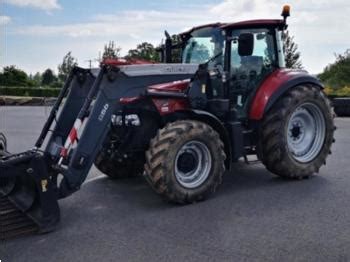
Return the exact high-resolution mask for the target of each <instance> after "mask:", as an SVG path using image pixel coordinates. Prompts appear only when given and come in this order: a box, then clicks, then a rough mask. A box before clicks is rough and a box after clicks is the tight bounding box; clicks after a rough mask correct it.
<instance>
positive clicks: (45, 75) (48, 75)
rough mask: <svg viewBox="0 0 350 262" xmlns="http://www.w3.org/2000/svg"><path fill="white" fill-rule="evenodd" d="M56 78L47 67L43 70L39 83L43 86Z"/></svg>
mask: <svg viewBox="0 0 350 262" xmlns="http://www.w3.org/2000/svg"><path fill="white" fill-rule="evenodd" d="M55 80H56V77H55V75H54V73H53V71H52V70H51V69H50V68H48V69H46V70H45V71H44V73H43V75H42V80H41V84H42V85H43V86H49V85H51V84H52V83H53V82H54V81H55Z"/></svg>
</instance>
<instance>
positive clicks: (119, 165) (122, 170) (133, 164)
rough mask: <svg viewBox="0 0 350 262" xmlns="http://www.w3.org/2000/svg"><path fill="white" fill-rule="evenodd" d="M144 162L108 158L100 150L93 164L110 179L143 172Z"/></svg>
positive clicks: (133, 175)
mask: <svg viewBox="0 0 350 262" xmlns="http://www.w3.org/2000/svg"><path fill="white" fill-rule="evenodd" d="M143 164H144V162H141V161H138V160H135V159H124V160H123V161H122V162H118V161H117V160H112V159H109V158H108V157H106V156H105V155H104V152H100V153H99V155H98V156H97V157H96V160H95V166H96V168H97V169H98V170H100V171H101V172H102V173H104V174H105V175H107V176H108V177H109V178H112V179H121V178H128V177H135V176H138V175H140V174H142V172H143Z"/></svg>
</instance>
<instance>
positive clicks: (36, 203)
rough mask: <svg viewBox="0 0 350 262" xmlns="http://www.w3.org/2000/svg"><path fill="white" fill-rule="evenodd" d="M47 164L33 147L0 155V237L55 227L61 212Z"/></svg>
mask: <svg viewBox="0 0 350 262" xmlns="http://www.w3.org/2000/svg"><path fill="white" fill-rule="evenodd" d="M3 151H4V150H3ZM2 154H3V155H4V153H3V152H2ZM46 165H47V161H46V159H45V156H44V155H42V153H40V152H38V151H36V150H32V151H27V152H24V153H21V154H15V155H8V154H7V153H6V156H3V157H2V158H1V160H0V226H1V227H0V239H6V238H10V237H14V236H17V235H23V234H27V233H31V232H39V233H45V232H49V231H52V230H53V229H55V227H56V225H57V223H58V222H59V217H60V215H59V208H58V203H57V196H56V192H55V190H54V183H53V182H54V181H52V180H53V179H54V177H53V176H50V174H49V172H48V170H47V167H46Z"/></svg>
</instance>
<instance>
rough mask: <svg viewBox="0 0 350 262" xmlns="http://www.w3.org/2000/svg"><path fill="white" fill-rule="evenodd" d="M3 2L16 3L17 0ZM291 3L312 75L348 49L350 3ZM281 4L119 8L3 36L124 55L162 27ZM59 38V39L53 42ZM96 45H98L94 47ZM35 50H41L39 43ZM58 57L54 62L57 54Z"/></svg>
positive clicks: (240, 15) (253, 13) (238, 1)
mask: <svg viewBox="0 0 350 262" xmlns="http://www.w3.org/2000/svg"><path fill="white" fill-rule="evenodd" d="M5 1H7V2H9V1H11V2H14V1H18V2H19V0H5ZM27 1H29V0H27ZM38 1H39V0H38ZM290 1H291V17H290V18H288V24H289V30H290V31H291V34H292V35H294V36H295V41H296V43H297V44H298V45H299V50H300V52H301V55H302V60H303V62H304V65H305V67H306V68H307V69H309V70H310V71H311V72H313V73H318V72H320V71H321V70H322V69H323V67H324V66H326V65H327V64H328V63H329V62H331V61H333V60H334V57H333V53H334V52H338V53H339V52H343V51H345V50H346V48H349V39H348V38H349V37H348V36H349V35H350V27H349V26H346V23H345V21H347V20H348V14H349V13H350V2H349V1H347V0H332V1H328V0H309V1H304V0H290ZM21 2H22V1H21ZM30 2H33V1H30ZM39 2H44V0H41V1H39ZM45 2H48V1H45ZM51 2H55V3H56V4H57V2H56V1H53V0H51ZM284 3H285V2H284V1H282V0H276V1H262V0H235V1H232V0H223V1H222V2H220V3H218V4H211V5H198V6H197V7H192V8H191V9H182V10H166V9H164V10H162V11H158V10H128V11H118V12H114V13H107V14H105V13H101V14H96V15H95V16H94V17H91V18H86V20H85V21H83V20H81V21H80V22H78V23H67V24H57V25H46V24H45V22H44V21H43V23H41V24H35V25H27V26H14V27H13V28H11V31H10V30H8V32H7V34H8V35H9V36H10V35H19V36H22V37H23V36H37V37H38V38H40V41H41V42H45V41H46V45H45V46H46V47H47V48H48V49H50V47H52V45H57V47H55V48H57V50H62V52H61V53H64V52H66V51H67V50H72V51H73V54H78V58H79V60H80V61H84V60H86V59H88V58H89V57H96V54H97V53H98V51H99V50H101V49H102V48H103V44H104V43H106V42H108V40H115V41H116V43H117V45H118V46H121V47H122V54H125V53H126V52H127V50H129V49H130V48H135V46H136V44H138V43H140V42H141V41H147V42H151V43H152V44H159V43H160V41H161V39H162V38H163V37H164V36H163V31H164V30H165V29H167V30H168V31H169V33H171V34H174V33H179V32H182V31H184V30H187V29H188V28H190V27H193V26H196V25H200V24H205V23H210V22H220V21H221V22H231V21H232V22H234V21H240V20H246V19H261V18H269V19H271V18H280V13H281V9H282V6H283V4H284ZM58 38H59V39H60V41H56V40H57V39H58ZM56 42H57V44H56ZM82 43H84V44H85V43H86V46H84V52H83V51H82V50H81V48H79V47H80V46H81V45H82ZM90 43H93V45H92V44H90ZM72 45H73V47H74V48H73V47H72ZM98 46H100V49H99V50H98V49H97V47H98ZM71 47H72V48H71ZM33 48H34V47H33ZM35 48H37V47H35ZM38 48H40V50H42V49H43V47H42V45H40V47H38ZM48 52H49V51H48ZM57 59H58V61H59V60H60V59H61V57H58V58H57Z"/></svg>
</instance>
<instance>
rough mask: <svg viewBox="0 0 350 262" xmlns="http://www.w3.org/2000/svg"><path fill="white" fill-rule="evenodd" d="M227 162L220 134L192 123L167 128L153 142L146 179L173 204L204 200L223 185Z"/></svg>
mask: <svg viewBox="0 0 350 262" xmlns="http://www.w3.org/2000/svg"><path fill="white" fill-rule="evenodd" d="M225 159H226V155H225V151H224V144H223V142H222V141H221V139H220V137H219V134H218V133H217V132H216V131H214V130H213V129H212V128H211V127H210V126H209V125H207V124H205V123H203V122H199V121H192V120H180V121H176V122H172V123H169V124H167V125H166V126H165V127H164V128H162V129H160V130H159V131H158V133H157V135H156V136H155V137H154V138H153V139H151V142H150V147H149V149H148V151H147V152H146V164H145V172H144V176H145V178H146V180H147V181H148V182H149V184H150V185H151V186H152V188H153V189H154V190H155V192H156V193H158V194H160V195H162V196H163V197H164V198H165V199H167V200H168V201H170V202H174V203H180V204H188V203H193V202H197V201H201V200H204V199H205V198H206V197H207V196H209V195H210V194H212V193H214V192H215V190H216V188H217V187H218V186H219V185H220V184H221V182H222V176H223V174H224V171H225V165H224V161H225Z"/></svg>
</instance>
